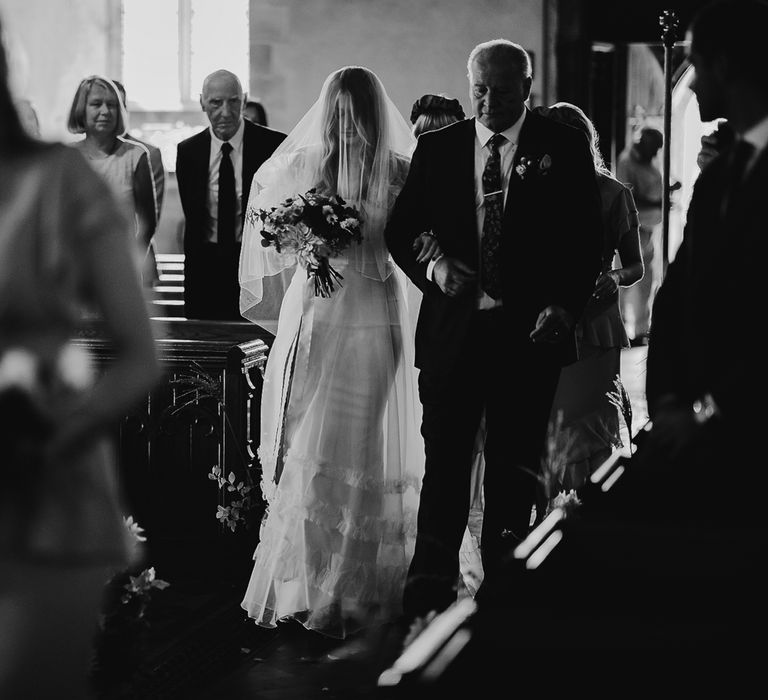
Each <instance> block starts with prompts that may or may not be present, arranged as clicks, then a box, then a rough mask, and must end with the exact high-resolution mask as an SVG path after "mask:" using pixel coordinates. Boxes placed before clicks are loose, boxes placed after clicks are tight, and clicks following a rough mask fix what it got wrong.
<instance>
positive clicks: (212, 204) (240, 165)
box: [176, 70, 285, 320]
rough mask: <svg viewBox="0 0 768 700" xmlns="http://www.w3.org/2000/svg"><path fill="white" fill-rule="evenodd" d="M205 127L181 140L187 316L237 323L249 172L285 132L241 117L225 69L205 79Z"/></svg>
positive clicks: (239, 93) (239, 96)
mask: <svg viewBox="0 0 768 700" xmlns="http://www.w3.org/2000/svg"><path fill="white" fill-rule="evenodd" d="M200 105H201V107H202V109H203V111H204V112H205V113H206V115H207V116H208V121H209V122H210V127H209V128H208V129H205V130H204V131H201V132H199V133H198V134H195V135H194V136H191V137H190V138H188V139H186V140H184V141H182V142H181V143H180V144H179V145H178V148H177V152H176V178H177V180H178V184H179V195H180V197H181V205H182V208H183V210H184V218H185V226H184V256H185V258H184V308H185V315H186V316H187V318H205V319H219V320H242V317H241V316H240V307H239V297H240V285H239V281H238V265H239V260H240V246H241V239H242V229H243V216H244V213H245V209H246V206H247V204H248V196H249V194H250V189H251V181H252V180H253V175H254V173H255V172H256V170H257V169H258V168H259V166H260V165H261V164H262V163H263V162H264V161H265V160H266V159H267V158H269V156H270V155H272V152H273V151H274V150H275V148H277V146H278V145H279V144H280V143H281V142H282V141H283V139H285V134H283V133H281V132H279V131H275V130H273V129H269V128H267V127H264V126H260V125H258V124H254V123H253V122H251V121H249V120H247V119H243V116H242V108H243V90H242V87H241V85H240V81H239V80H238V78H237V76H236V75H234V74H233V73H231V72H229V71H226V70H217V71H215V72H214V73H211V74H210V75H209V76H208V77H207V78H206V79H205V81H204V82H203V89H202V93H201V95H200Z"/></svg>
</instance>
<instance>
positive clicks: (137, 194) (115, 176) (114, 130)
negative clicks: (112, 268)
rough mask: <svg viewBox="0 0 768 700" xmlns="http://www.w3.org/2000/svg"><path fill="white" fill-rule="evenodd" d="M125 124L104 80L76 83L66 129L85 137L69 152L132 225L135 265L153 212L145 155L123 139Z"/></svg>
mask: <svg viewBox="0 0 768 700" xmlns="http://www.w3.org/2000/svg"><path fill="white" fill-rule="evenodd" d="M127 124H128V117H127V113H126V111H125V108H124V106H123V102H122V100H121V98H120V93H119V91H118V89H117V86H116V85H115V84H114V83H113V82H112V81H111V80H110V79H109V78H104V77H102V76H99V75H91V76H88V77H87V78H84V79H83V80H81V81H80V84H79V85H78V87H77V90H76V91H75V96H74V98H73V100H72V107H71V108H70V110H69V118H68V120H67V128H68V130H69V131H70V132H71V133H73V134H84V135H85V138H83V139H82V140H81V141H77V142H76V143H75V144H74V147H75V148H77V149H78V150H79V151H80V153H82V154H83V155H84V156H85V158H86V160H87V161H88V162H89V163H90V165H91V166H92V167H93V168H94V170H96V171H97V172H98V173H99V174H100V175H101V176H102V177H103V178H104V179H105V180H106V181H107V184H108V185H109V186H110V188H111V189H112V191H113V193H114V194H115V196H116V197H117V200H118V202H119V203H120V204H121V205H122V207H123V209H124V211H125V214H126V216H127V217H128V218H129V220H130V221H132V222H133V228H134V234H135V238H136V244H137V255H138V256H139V260H137V265H140V264H141V261H142V260H143V259H144V258H145V257H146V255H147V252H148V250H149V244H150V241H151V240H152V236H154V234H155V230H156V228H157V206H156V202H155V186H154V182H153V175H152V168H151V166H150V163H149V153H148V151H147V149H146V147H144V146H143V145H141V144H137V143H136V142H135V141H129V140H128V139H125V138H123V135H124V134H125V132H126V130H127ZM148 281H149V280H148Z"/></svg>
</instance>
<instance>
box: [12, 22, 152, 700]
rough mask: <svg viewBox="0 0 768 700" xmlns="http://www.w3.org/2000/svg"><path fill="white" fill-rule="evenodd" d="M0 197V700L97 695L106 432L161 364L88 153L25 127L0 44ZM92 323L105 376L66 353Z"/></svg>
mask: <svg viewBox="0 0 768 700" xmlns="http://www.w3.org/2000/svg"><path fill="white" fill-rule="evenodd" d="M1 36H2V31H1V30H0V37H1ZM110 111H111V110H110ZM0 192H2V196H0V415H1V416H2V417H1V418H0V439H1V440H2V445H3V447H2V450H3V458H2V460H0V479H2V488H0V630H2V634H0V697H2V698H8V699H9V700H10V699H11V698H35V700H49V699H51V700H52V699H53V698H64V697H66V698H86V697H90V696H91V695H90V692H89V687H88V686H89V684H88V673H89V670H90V663H91V658H92V642H93V639H94V635H95V633H96V630H97V620H98V615H99V612H100V608H101V602H102V596H103V593H104V587H105V584H106V583H107V581H108V579H109V578H110V577H111V576H112V575H113V574H114V572H115V570H118V571H119V570H122V569H124V568H125V567H126V566H128V564H129V560H128V556H129V552H130V548H131V547H130V537H129V535H128V530H127V528H126V527H125V525H124V523H123V519H122V518H123V516H125V515H127V514H126V513H123V512H122V506H121V500H120V495H119V493H118V490H117V488H116V479H115V474H114V466H115V458H114V453H113V445H112V444H111V439H110V438H109V437H108V436H109V435H111V434H112V431H113V429H114V428H115V427H116V426H117V425H118V424H119V421H120V419H121V418H122V417H123V416H124V415H125V414H126V413H127V412H128V411H130V410H131V409H132V407H134V406H135V404H136V402H137V401H139V400H140V399H141V398H142V397H143V396H145V395H146V393H147V392H148V391H150V390H151V389H152V387H153V386H154V384H155V382H156V381H157V380H158V378H159V373H160V368H159V364H158V361H157V358H156V354H155V345H154V340H153V338H152V334H151V330H150V325H149V318H148V315H147V309H146V306H145V301H144V298H143V294H142V290H141V286H140V283H139V280H138V277H137V275H136V274H135V273H134V271H133V267H132V258H133V255H134V248H133V240H132V230H131V228H129V222H128V220H127V219H126V217H125V213H124V210H123V209H122V207H120V206H119V204H118V203H117V202H116V200H115V196H114V194H113V192H112V191H111V190H110V189H109V187H108V186H107V184H106V183H105V182H104V180H103V179H102V178H101V177H100V176H99V175H97V174H96V173H95V172H94V170H93V169H92V168H90V167H89V166H88V163H87V162H86V159H85V158H84V157H83V155H82V153H81V151H80V150H79V149H73V148H70V147H67V146H64V145H63V144H54V143H44V142H42V141H40V140H37V139H33V138H31V137H30V135H29V134H28V133H27V132H26V130H25V128H24V127H23V125H22V122H21V119H20V117H19V114H18V112H17V110H16V108H15V106H14V103H13V100H12V97H11V94H10V90H9V76H8V63H7V61H6V56H5V51H4V49H3V47H2V45H0ZM86 313H87V314H88V315H91V314H94V313H95V314H97V315H98V317H99V318H100V319H101V321H103V327H104V329H105V332H106V333H107V336H108V338H109V340H110V341H111V345H110V347H111V348H113V349H114V355H113V357H112V359H110V360H109V361H108V362H106V363H105V364H104V365H103V367H102V368H100V369H99V371H98V372H95V370H94V368H93V367H92V365H91V364H90V358H89V356H88V354H87V353H86V351H85V350H83V349H82V348H79V347H78V346H77V345H75V344H74V343H72V342H71V339H72V338H73V337H74V336H75V335H76V332H77V329H78V327H79V326H80V325H81V323H82V321H83V318H84V316H85V315H86Z"/></svg>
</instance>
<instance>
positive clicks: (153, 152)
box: [112, 80, 165, 286]
mask: <svg viewBox="0 0 768 700" xmlns="http://www.w3.org/2000/svg"><path fill="white" fill-rule="evenodd" d="M112 82H113V83H114V84H115V85H116V86H117V89H118V90H119V91H120V99H121V100H122V103H123V109H125V110H126V113H127V111H128V101H127V99H126V95H125V87H124V86H123V84H122V83H121V82H120V81H118V80H113V81H112ZM123 138H125V139H127V140H128V141H131V142H133V143H137V144H139V145H140V146H143V147H144V148H146V150H147V154H148V155H149V164H150V166H151V167H152V185H153V188H154V192H155V220H156V221H157V222H159V221H160V212H161V211H162V209H163V196H164V195H165V166H164V165H163V154H162V153H161V151H160V149H159V148H158V147H157V146H155V145H153V144H151V143H149V142H147V141H142V140H141V139H139V138H136V137H135V136H133V135H132V134H131V133H130V132H129V131H128V130H127V125H126V132H125V134H123ZM144 262H145V265H144V269H143V270H142V279H143V280H144V282H145V284H148V285H149V286H152V285H154V284H155V283H157V282H158V281H159V277H158V274H157V262H156V260H155V244H154V241H150V242H149V251H148V252H147V257H146V258H145V259H144Z"/></svg>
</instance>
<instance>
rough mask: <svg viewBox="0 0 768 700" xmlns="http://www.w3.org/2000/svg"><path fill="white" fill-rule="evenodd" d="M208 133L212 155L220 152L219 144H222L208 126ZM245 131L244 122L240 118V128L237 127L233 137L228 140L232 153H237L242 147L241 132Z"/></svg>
mask: <svg viewBox="0 0 768 700" xmlns="http://www.w3.org/2000/svg"><path fill="white" fill-rule="evenodd" d="M208 131H210V132H211V150H212V151H213V152H214V153H218V152H219V151H220V150H221V144H222V143H224V141H222V140H221V139H220V138H219V137H218V136H216V134H214V133H213V129H212V128H211V127H210V126H209V127H208ZM244 131H245V122H244V121H243V118H242V117H240V126H238V127H237V131H236V132H235V135H234V136H233V137H232V138H231V139H229V143H230V145H231V146H232V150H233V151H239V150H240V147H241V146H242V145H243V132H244Z"/></svg>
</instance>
